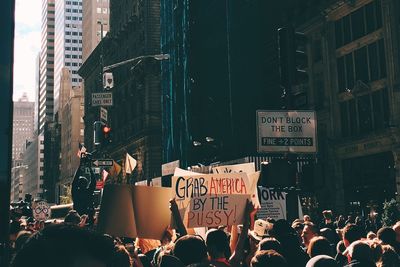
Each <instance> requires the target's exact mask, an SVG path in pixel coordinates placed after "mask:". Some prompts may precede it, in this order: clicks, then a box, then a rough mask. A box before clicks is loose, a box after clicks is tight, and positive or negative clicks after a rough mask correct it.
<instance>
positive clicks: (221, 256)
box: [206, 229, 231, 267]
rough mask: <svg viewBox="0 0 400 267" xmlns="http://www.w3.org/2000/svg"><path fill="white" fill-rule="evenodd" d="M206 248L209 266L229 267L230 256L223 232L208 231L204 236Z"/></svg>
mask: <svg viewBox="0 0 400 267" xmlns="http://www.w3.org/2000/svg"><path fill="white" fill-rule="evenodd" d="M206 246H207V253H208V256H209V260H210V263H211V264H213V265H215V266H216V267H225V266H231V265H230V263H229V258H230V256H231V253H230V248H229V240H228V237H227V235H226V233H225V232H224V231H222V230H218V229H211V230H209V231H208V232H207V235H206Z"/></svg>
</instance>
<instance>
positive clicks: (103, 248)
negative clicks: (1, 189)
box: [10, 200, 400, 267]
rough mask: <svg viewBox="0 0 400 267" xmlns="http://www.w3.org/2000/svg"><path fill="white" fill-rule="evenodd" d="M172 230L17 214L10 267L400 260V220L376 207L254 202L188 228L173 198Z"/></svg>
mask: <svg viewBox="0 0 400 267" xmlns="http://www.w3.org/2000/svg"><path fill="white" fill-rule="evenodd" d="M170 203H171V205H170V209H171V212H172V218H173V219H174V220H175V224H174V225H175V227H174V228H175V229H170V228H168V229H166V231H165V234H164V237H163V238H162V239H161V240H149V239H143V238H136V239H135V240H134V239H130V238H124V237H115V236H110V235H107V234H104V233H99V232H97V231H96V219H94V221H93V223H88V221H89V220H88V217H87V216H86V215H80V214H78V212H77V211H75V210H71V211H69V213H68V214H67V216H66V217H65V218H64V220H63V221H62V222H61V221H47V222H46V223H45V222H43V221H36V222H35V221H33V220H31V219H28V220H24V219H21V218H14V220H13V221H12V222H11V227H10V242H11V247H12V249H13V259H12V262H11V266H14V267H22V266H44V267H47V266H65V267H67V266H118V267H125V266H126V267H131V266H132V267H158V266H160V267H169V266H171V267H172V266H174V267H180V266H215V267H228V266H251V267H261V266H265V267H276V266H279V267H297V266H298V267H304V266H306V267H312V266H314V267H325V266H326V267H331V266H335V267H336V266H338V267H343V266H345V267H356V266H359V267H364V266H365V267H369V266H379V267H383V266H385V267H395V266H400V258H399V255H400V254H399V253H400V221H399V222H398V223H396V224H395V225H393V226H391V227H387V226H385V227H382V226H381V225H380V224H379V220H378V219H377V217H376V214H374V213H371V215H370V216H369V218H368V219H367V220H362V219H360V218H357V219H356V218H354V219H353V218H352V217H351V216H349V217H348V218H347V219H345V218H344V217H343V216H337V218H336V219H334V217H333V214H332V211H324V212H323V213H322V215H323V221H322V222H319V223H318V222H317V220H315V221H313V218H310V216H308V215H305V216H304V218H302V219H296V220H295V221H293V222H292V223H291V224H290V223H289V222H288V221H286V220H276V221H275V220H272V219H267V220H262V219H257V211H256V210H255V209H254V208H253V205H252V204H251V203H250V202H249V203H248V205H247V207H246V211H245V215H244V216H245V218H244V223H243V225H234V226H220V227H217V228H213V229H208V231H207V232H206V234H205V235H204V236H201V235H198V234H196V231H195V229H186V228H185V226H184V225H183V222H182V219H181V218H180V215H179V211H178V208H177V206H176V203H175V201H174V200H171V202H170Z"/></svg>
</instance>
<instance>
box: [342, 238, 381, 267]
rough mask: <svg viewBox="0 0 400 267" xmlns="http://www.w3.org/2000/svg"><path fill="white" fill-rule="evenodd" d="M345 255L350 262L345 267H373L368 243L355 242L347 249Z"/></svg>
mask: <svg viewBox="0 0 400 267" xmlns="http://www.w3.org/2000/svg"><path fill="white" fill-rule="evenodd" d="M345 254H347V255H348V256H349V259H350V262H349V264H348V265H346V266H345V267H375V263H374V260H373V259H374V257H373V254H372V250H371V248H370V246H369V245H368V243H366V242H364V241H361V240H357V241H355V242H353V243H351V245H350V246H349V247H347V249H346V251H345Z"/></svg>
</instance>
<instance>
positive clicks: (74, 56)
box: [65, 54, 82, 59]
mask: <svg viewBox="0 0 400 267" xmlns="http://www.w3.org/2000/svg"><path fill="white" fill-rule="evenodd" d="M65 58H80V59H81V58H82V56H81V55H79V56H78V55H68V54H67V55H65Z"/></svg>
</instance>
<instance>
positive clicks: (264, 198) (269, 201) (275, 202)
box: [257, 186, 287, 220]
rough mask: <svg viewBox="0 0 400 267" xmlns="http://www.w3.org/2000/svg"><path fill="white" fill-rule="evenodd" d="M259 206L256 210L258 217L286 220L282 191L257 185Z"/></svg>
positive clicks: (284, 200) (284, 194)
mask: <svg viewBox="0 0 400 267" xmlns="http://www.w3.org/2000/svg"><path fill="white" fill-rule="evenodd" d="M258 190H259V193H260V204H261V208H260V209H259V210H258V212H257V216H258V217H259V218H260V219H264V220H265V219H266V218H271V219H274V220H279V219H285V220H286V195H287V193H285V192H282V191H275V190H273V189H271V188H266V187H262V186H259V187H258Z"/></svg>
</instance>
